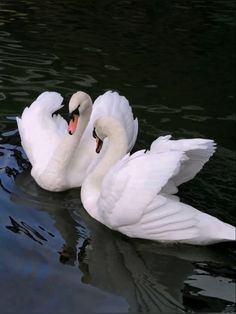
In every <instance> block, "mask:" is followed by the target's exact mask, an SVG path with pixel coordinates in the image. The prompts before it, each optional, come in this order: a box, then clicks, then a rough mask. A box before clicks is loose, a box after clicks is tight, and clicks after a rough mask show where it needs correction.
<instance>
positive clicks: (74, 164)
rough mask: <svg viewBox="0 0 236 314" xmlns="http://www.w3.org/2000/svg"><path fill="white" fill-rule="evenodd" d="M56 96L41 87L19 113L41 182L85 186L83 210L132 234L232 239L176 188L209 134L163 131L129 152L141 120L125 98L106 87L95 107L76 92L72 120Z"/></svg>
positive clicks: (196, 162)
mask: <svg viewBox="0 0 236 314" xmlns="http://www.w3.org/2000/svg"><path fill="white" fill-rule="evenodd" d="M61 103H62V97H61V96H60V95H59V94H57V93H52V92H51V93H49V92H46V93H43V94H42V95H40V96H39V97H38V98H37V100H36V101H35V102H34V103H33V104H32V105H31V106H30V107H29V108H26V109H25V110H24V112H23V114H22V117H21V118H17V123H18V128H19V132H20V136H21V140H22V146H23V148H24V149H25V151H26V154H27V155H28V158H29V160H30V162H31V164H32V172H31V173H32V176H33V177H34V179H35V180H36V182H37V183H38V184H39V185H40V186H41V187H43V188H45V189H48V190H51V191H60V190H65V189H68V188H71V187H75V186H81V185H82V188H81V199H82V203H83V205H84V207H85V209H86V210H87V212H88V213H89V214H90V215H91V216H92V217H93V218H95V219H96V220H98V221H100V222H101V223H103V224H105V225H106V226H108V227H109V228H111V229H114V230H117V231H119V232H121V233H123V234H126V235H128V236H129V237H137V238H144V239H151V240H156V241H162V242H181V243H188V244H195V245H206V244H212V243H216V242H223V241H234V240H235V228H234V227H233V226H231V225H229V224H227V223H224V222H222V221H220V220H219V219H217V218H215V217H213V216H210V215H208V214H205V213H203V212H201V211H199V210H197V209H195V208H193V207H191V206H189V205H186V204H184V203H182V202H180V200H179V198H178V197H177V196H176V195H174V194H175V193H176V192H177V191H178V186H179V185H180V184H182V183H184V182H186V181H188V180H191V179H192V178H194V176H195V175H196V174H197V173H198V172H199V171H200V170H201V168H202V167H203V165H204V164H205V163H206V162H207V161H208V160H209V158H210V157H211V156H212V154H213V153H214V151H215V143H214V141H212V140H206V139H185V140H171V139H170V138H171V137H170V136H164V137H159V138H157V139H156V140H155V141H154V142H153V143H152V145H151V147H150V150H141V151H138V152H136V153H134V154H133V155H130V154H129V153H128V152H129V151H130V150H131V148H132V147H133V145H134V143H135V140H136V137H137V131H138V122H137V119H135V120H134V118H133V114H132V110H131V108H130V106H129V103H128V101H127V100H126V98H124V97H122V96H120V95H119V94H117V93H112V92H107V93H105V94H104V95H102V96H100V97H98V99H97V100H96V101H95V102H94V104H93V107H92V101H91V99H90V97H89V96H88V95H87V94H85V93H83V92H78V93H76V94H74V95H73V96H72V98H71V100H70V102H69V112H70V114H71V120H70V123H69V125H67V123H66V121H65V120H64V119H63V118H62V117H61V116H60V115H53V113H54V112H55V111H56V110H58V109H59V108H60V107H61ZM92 134H93V137H95V138H96V145H95V141H94V139H93V137H92ZM95 146H96V147H95ZM95 151H96V152H95Z"/></svg>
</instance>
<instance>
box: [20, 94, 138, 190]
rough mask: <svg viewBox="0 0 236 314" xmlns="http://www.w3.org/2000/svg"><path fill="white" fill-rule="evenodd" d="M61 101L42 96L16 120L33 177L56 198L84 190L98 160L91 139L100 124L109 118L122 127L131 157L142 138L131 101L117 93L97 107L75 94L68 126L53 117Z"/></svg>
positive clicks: (53, 96)
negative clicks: (64, 193) (63, 192)
mask: <svg viewBox="0 0 236 314" xmlns="http://www.w3.org/2000/svg"><path fill="white" fill-rule="evenodd" d="M62 101H63V98H62V96H61V95H60V94H59V93H56V92H44V93H42V94H41V95H39V97H38V98H37V99H36V100H35V101H34V102H33V103H32V104H31V105H30V107H26V108H25V109H24V111H23V113H22V115H21V117H17V118H16V121H17V125H18V130H19V134H20V137H21V144H22V146H23V148H24V151H25V153H26V155H27V157H28V159H29V161H30V163H31V165H32V169H31V175H32V177H33V178H34V179H35V181H36V182H37V184H38V185H39V186H40V187H42V188H43V189H46V190H49V191H55V192H58V191H64V190H67V189H70V188H74V187H79V186H81V184H82V182H83V180H84V178H85V176H86V175H87V172H89V171H90V170H89V169H90V168H91V169H92V167H93V166H94V165H95V164H96V162H97V160H98V159H99V157H100V156H98V155H97V154H96V152H95V151H94V143H93V139H92V138H91V135H90V134H91V132H92V130H93V124H94V121H95V120H96V119H97V118H99V117H101V116H103V115H106V116H107V115H108V116H111V117H114V118H116V119H118V120H119V121H120V122H121V123H122V125H123V127H124V128H125V130H126V136H127V141H128V143H129V144H128V146H127V152H128V151H129V150H131V149H132V147H133V145H134V143H135V141H136V138H137V133H138V120H137V118H136V119H134V117H133V113H132V109H131V107H130V105H129V102H128V100H127V99H126V98H125V97H124V96H120V95H119V94H118V93H117V92H112V91H108V92H106V93H104V94H103V95H101V96H99V97H98V98H97V99H96V100H95V102H94V104H92V100H91V98H90V96H89V95H88V94H86V93H84V92H82V91H79V92H77V93H75V94H73V95H72V97H71V99H70V101H69V113H70V122H69V124H68V123H67V121H66V120H65V119H64V118H63V117H62V116H61V115H60V114H56V113H55V112H56V111H58V110H59V109H60V108H61V107H63V106H62V105H61V104H62ZM105 144H106V143H105Z"/></svg>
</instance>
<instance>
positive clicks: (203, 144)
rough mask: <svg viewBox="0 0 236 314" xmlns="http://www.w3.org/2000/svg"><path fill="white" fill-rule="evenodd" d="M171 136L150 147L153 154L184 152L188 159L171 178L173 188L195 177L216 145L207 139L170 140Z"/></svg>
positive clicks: (161, 138)
mask: <svg viewBox="0 0 236 314" xmlns="http://www.w3.org/2000/svg"><path fill="white" fill-rule="evenodd" d="M170 138H171V136H170V135H167V136H161V137H159V138H158V139H156V140H155V141H154V142H153V143H152V145H151V151H153V152H157V153H160V152H171V151H180V152H184V153H185V154H186V156H187V157H188V159H186V160H184V161H183V162H182V164H181V167H180V169H179V172H178V173H177V174H176V175H175V176H174V177H173V178H172V180H173V182H174V184H175V186H179V185H180V184H182V183H184V182H187V181H189V180H191V179H193V178H194V177H195V175H196V174H197V173H198V172H199V171H200V170H201V169H202V167H203V166H204V164H205V163H206V162H207V161H208V160H209V159H210V157H211V156H212V155H213V154H214V152H215V149H216V143H215V142H214V141H213V140H209V139H201V138H194V139H181V140H170Z"/></svg>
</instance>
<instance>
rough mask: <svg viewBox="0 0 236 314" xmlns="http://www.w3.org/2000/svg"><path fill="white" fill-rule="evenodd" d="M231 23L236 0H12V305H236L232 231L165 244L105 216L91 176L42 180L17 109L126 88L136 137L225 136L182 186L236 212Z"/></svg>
mask: <svg viewBox="0 0 236 314" xmlns="http://www.w3.org/2000/svg"><path fill="white" fill-rule="evenodd" d="M233 27H234V4H233V1H220V0H218V1H216V0H215V1H207V2H205V1H202V0H194V1H191V2H189V1H177V2H176V1H149V2H142V1H130V0H123V1H119V2H118V3H112V4H111V2H110V1H105V0H103V1H95V0H93V1H87V2H81V3H78V2H77V1H75V0H68V1H67V2H66V3H58V2H56V1H53V0H51V1H50V0H45V1H42V2H36V1H33V0H20V1H17V2H15V1H5V0H2V1H1V3H0V204H1V205H0V211H1V213H0V248H1V257H0V281H1V288H0V292H1V298H0V306H1V309H4V311H5V312H6V313H8V312H9V313H16V312H17V313H39V312H40V313H41V312H45V313H50V312H53V313H59V314H60V313H78V312H79V311H81V312H85V311H87V312H119V313H127V312H140V313H146V312H153V313H160V312H165V313H166V312H182V311H192V312H234V310H235V280H236V275H235V261H236V247H235V245H234V244H218V245H214V246H208V247H196V246H188V245H168V246H167V245H163V244H158V243H155V242H152V241H143V240H138V239H129V238H127V237H125V236H123V235H121V234H119V233H116V232H113V231H111V230H109V229H107V228H106V227H104V226H102V225H101V224H99V223H98V222H96V221H95V220H93V219H92V218H90V217H89V215H88V214H87V213H86V211H85V210H84V208H83V206H82V204H81V201H80V190H79V189H73V190H70V191H66V192H63V193H50V192H47V191H44V190H42V189H41V188H40V187H38V186H37V184H36V183H35V182H34V180H33V179H32V177H31V176H30V164H29V162H28V160H27V157H26V156H25V154H24V152H23V150H22V148H21V144H20V139H19V134H18V132H17V127H16V122H15V117H16V116H18V115H20V114H21V112H22V110H23V109H24V107H25V106H26V105H29V104H30V103H31V102H32V101H33V100H34V99H35V98H36V97H37V96H38V94H40V93H41V92H43V91H45V90H55V91H58V92H60V93H61V94H62V95H63V97H64V98H65V101H64V102H65V103H67V102H68V99H69V97H70V96H71V94H72V93H74V92H75V91H77V90H84V91H85V92H88V93H89V94H90V95H91V97H92V98H93V99H95V98H96V97H97V96H98V95H100V94H101V93H103V92H104V91H105V90H107V89H113V90H118V91H119V92H120V93H121V94H123V95H125V96H126V97H127V98H128V99H129V101H130V104H131V105H132V108H133V111H134V113H135V114H136V115H137V116H138V118H139V123H140V132H139V137H138V141H137V143H136V145H135V149H141V148H143V147H148V146H149V145H150V143H151V142H152V141H153V140H154V139H155V138H156V137H157V136H159V135H163V134H172V135H173V137H174V138H191V137H204V138H213V139H214V140H215V141H216V142H217V144H218V149H217V151H216V153H215V155H214V157H213V158H212V159H211V160H210V162H209V163H208V164H207V165H206V167H205V168H204V169H203V170H202V171H201V173H200V174H199V175H198V176H197V177H196V178H195V179H194V180H193V181H191V182H189V183H187V184H186V185H184V186H183V187H181V190H180V197H181V198H182V200H183V201H185V202H187V203H189V204H191V205H193V206H195V207H196V208H199V209H201V210H202V211H204V212H207V213H209V214H212V215H214V216H216V217H218V218H220V219H222V220H224V221H225V222H228V223H231V224H234V225H236V212H235V208H234V204H235V195H236V190H235V187H234V185H235V184H234V183H235V133H234V132H235V119H236V115H235V109H234V101H235V100H234V84H235V76H234V70H233V69H234V59H233V53H234V33H233ZM63 113H64V114H66V109H64V111H63Z"/></svg>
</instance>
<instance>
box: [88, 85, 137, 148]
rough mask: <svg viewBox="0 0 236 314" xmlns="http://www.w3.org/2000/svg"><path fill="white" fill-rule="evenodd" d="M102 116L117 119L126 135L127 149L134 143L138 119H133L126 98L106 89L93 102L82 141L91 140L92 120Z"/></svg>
mask: <svg viewBox="0 0 236 314" xmlns="http://www.w3.org/2000/svg"><path fill="white" fill-rule="evenodd" d="M104 116H110V117H113V118H115V119H116V120H118V121H119V122H120V123H121V124H122V126H123V127H124V129H125V130H126V133H127V137H128V146H129V147H128V150H129V151H130V150H131V149H132V147H133V146H134V144H135V141H136V138H137V134H138V120H137V118H136V119H134V117H133V113H132V109H131V107H130V105H129V102H128V100H127V99H126V98H125V97H124V96H120V95H119V94H118V93H117V92H112V91H108V92H106V93H105V94H103V95H101V96H99V97H98V98H97V99H96V100H95V102H94V104H93V111H92V114H91V118H90V121H89V124H88V126H87V128H86V130H85V132H84V135H83V141H85V142H88V141H89V140H91V134H92V130H93V125H94V122H95V121H96V120H97V119H98V118H100V117H104Z"/></svg>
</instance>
